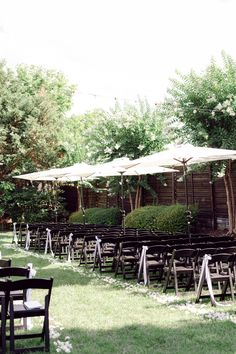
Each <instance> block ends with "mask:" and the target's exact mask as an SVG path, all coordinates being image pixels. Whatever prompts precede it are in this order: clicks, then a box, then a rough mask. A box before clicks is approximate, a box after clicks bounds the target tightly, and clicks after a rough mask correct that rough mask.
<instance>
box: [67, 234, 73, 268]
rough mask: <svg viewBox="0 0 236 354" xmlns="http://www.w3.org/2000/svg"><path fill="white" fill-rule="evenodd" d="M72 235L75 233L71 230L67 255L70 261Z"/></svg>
mask: <svg viewBox="0 0 236 354" xmlns="http://www.w3.org/2000/svg"><path fill="white" fill-rule="evenodd" d="M72 236H73V233H72V232H71V233H70V234H69V246H68V255H67V261H68V262H71V251H72V246H71V245H72Z"/></svg>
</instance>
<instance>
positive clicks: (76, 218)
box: [69, 208, 121, 225]
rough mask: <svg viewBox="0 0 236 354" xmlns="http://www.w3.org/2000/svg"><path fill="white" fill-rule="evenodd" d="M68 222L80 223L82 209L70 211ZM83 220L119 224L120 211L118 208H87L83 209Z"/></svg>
mask: <svg viewBox="0 0 236 354" xmlns="http://www.w3.org/2000/svg"><path fill="white" fill-rule="evenodd" d="M69 222H71V223H77V224H82V223H83V213H82V211H76V212H74V213H72V214H71V215H70V217H69ZM85 222H86V223H87V224H101V225H119V224H121V212H120V210H119V208H89V209H86V210H85Z"/></svg>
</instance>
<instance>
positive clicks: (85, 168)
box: [13, 163, 95, 223]
mask: <svg viewBox="0 0 236 354" xmlns="http://www.w3.org/2000/svg"><path fill="white" fill-rule="evenodd" d="M94 172H95V167H94V166H93V165H88V164H86V163H77V164H75V165H72V166H69V167H64V168H54V169H49V170H45V171H40V172H33V173H28V174H24V175H19V176H14V177H13V178H19V179H24V180H29V181H52V182H75V181H80V182H83V180H84V179H86V178H87V177H88V176H90V175H91V174H93V173H94ZM80 205H81V210H82V213H83V220H84V223H85V211H84V201H83V189H82V183H81V185H80ZM55 214H56V215H55V216H56V222H57V209H56V210H55Z"/></svg>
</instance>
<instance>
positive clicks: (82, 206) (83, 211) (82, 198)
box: [80, 177, 85, 226]
mask: <svg viewBox="0 0 236 354" xmlns="http://www.w3.org/2000/svg"><path fill="white" fill-rule="evenodd" d="M80 182H81V183H80V205H81V210H82V214H83V225H84V226H85V210H84V193H83V178H82V177H80Z"/></svg>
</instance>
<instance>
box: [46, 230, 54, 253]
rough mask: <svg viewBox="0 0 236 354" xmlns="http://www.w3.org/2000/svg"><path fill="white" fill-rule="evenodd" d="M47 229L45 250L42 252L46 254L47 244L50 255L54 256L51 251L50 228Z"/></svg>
mask: <svg viewBox="0 0 236 354" xmlns="http://www.w3.org/2000/svg"><path fill="white" fill-rule="evenodd" d="M46 231H47V238H46V244H45V251H44V254H47V252H48V246H49V250H50V252H51V255H52V256H54V254H53V251H52V235H51V230H50V229H48V228H47V229H46Z"/></svg>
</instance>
